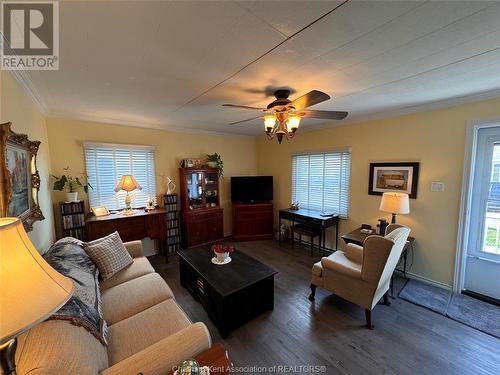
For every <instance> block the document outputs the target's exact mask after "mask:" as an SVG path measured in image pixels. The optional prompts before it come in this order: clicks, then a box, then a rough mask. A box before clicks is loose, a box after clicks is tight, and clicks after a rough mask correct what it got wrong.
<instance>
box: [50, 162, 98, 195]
mask: <svg viewBox="0 0 500 375" xmlns="http://www.w3.org/2000/svg"><path fill="white" fill-rule="evenodd" d="M64 170H65V171H69V167H66V168H64ZM52 177H53V178H55V181H54V187H53V189H54V190H59V191H63V190H64V189H65V188H66V189H67V190H69V191H66V201H67V202H78V191H77V189H83V191H85V193H88V191H89V188H91V189H93V188H92V185H90V184H89V183H88V181H85V182H82V181H81V180H80V178H78V177H73V176H71V175H70V174H69V173H67V174H63V175H62V176H59V177H58V176H55V175H52ZM84 179H86V178H85V177H84ZM66 186H67V187H66Z"/></svg>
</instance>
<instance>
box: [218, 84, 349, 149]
mask: <svg viewBox="0 0 500 375" xmlns="http://www.w3.org/2000/svg"><path fill="white" fill-rule="evenodd" d="M274 96H275V98H276V100H274V101H272V102H271V103H269V105H268V106H267V107H266V108H258V107H249V106H246V105H236V104H223V106H224V107H234V108H242V109H250V110H255V111H261V112H262V113H263V114H261V115H259V116H257V117H252V118H249V119H246V120H241V121H236V122H232V123H231V124H230V125H235V124H240V123H242V122H247V121H252V120H255V119H257V118H262V119H264V125H265V128H266V135H267V137H268V139H270V140H271V139H273V138H274V137H276V138H277V139H278V143H281V141H282V140H283V138H284V137H286V138H287V139H291V138H293V137H294V136H295V133H296V132H297V129H298V128H299V123H300V120H301V119H302V118H303V117H308V118H321V119H329V120H343V119H344V118H346V116H347V115H348V113H347V112H341V111H317V110H311V109H306V108H307V107H310V106H313V105H315V104H318V103H321V102H324V101H326V100H329V99H330V96H329V95H328V94H325V93H324V92H321V91H318V90H312V91H309V92H308V93H307V94H305V95H302V96H301V97H299V98H297V99H295V100H290V99H288V97H289V96H290V90H289V89H279V90H276V91H275V92H274Z"/></svg>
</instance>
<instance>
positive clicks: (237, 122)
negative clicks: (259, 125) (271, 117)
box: [229, 116, 262, 125]
mask: <svg viewBox="0 0 500 375" xmlns="http://www.w3.org/2000/svg"><path fill="white" fill-rule="evenodd" d="M261 117H262V116H257V117H252V118H247V119H246V120H241V121H235V122H231V123H230V124H229V125H236V124H241V123H242V122H247V121H252V120H255V119H258V118H261Z"/></svg>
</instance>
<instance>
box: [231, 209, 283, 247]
mask: <svg viewBox="0 0 500 375" xmlns="http://www.w3.org/2000/svg"><path fill="white" fill-rule="evenodd" d="M272 239H274V212H273V204H272V203H242V202H233V240H234V241H257V240H272Z"/></svg>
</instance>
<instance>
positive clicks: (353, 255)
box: [344, 243, 363, 264]
mask: <svg viewBox="0 0 500 375" xmlns="http://www.w3.org/2000/svg"><path fill="white" fill-rule="evenodd" d="M344 253H345V256H346V258H347V259H349V260H350V261H351V262H356V263H359V264H363V247H362V246H359V245H356V244H354V243H348V244H347V246H346V248H345V250H344Z"/></svg>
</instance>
